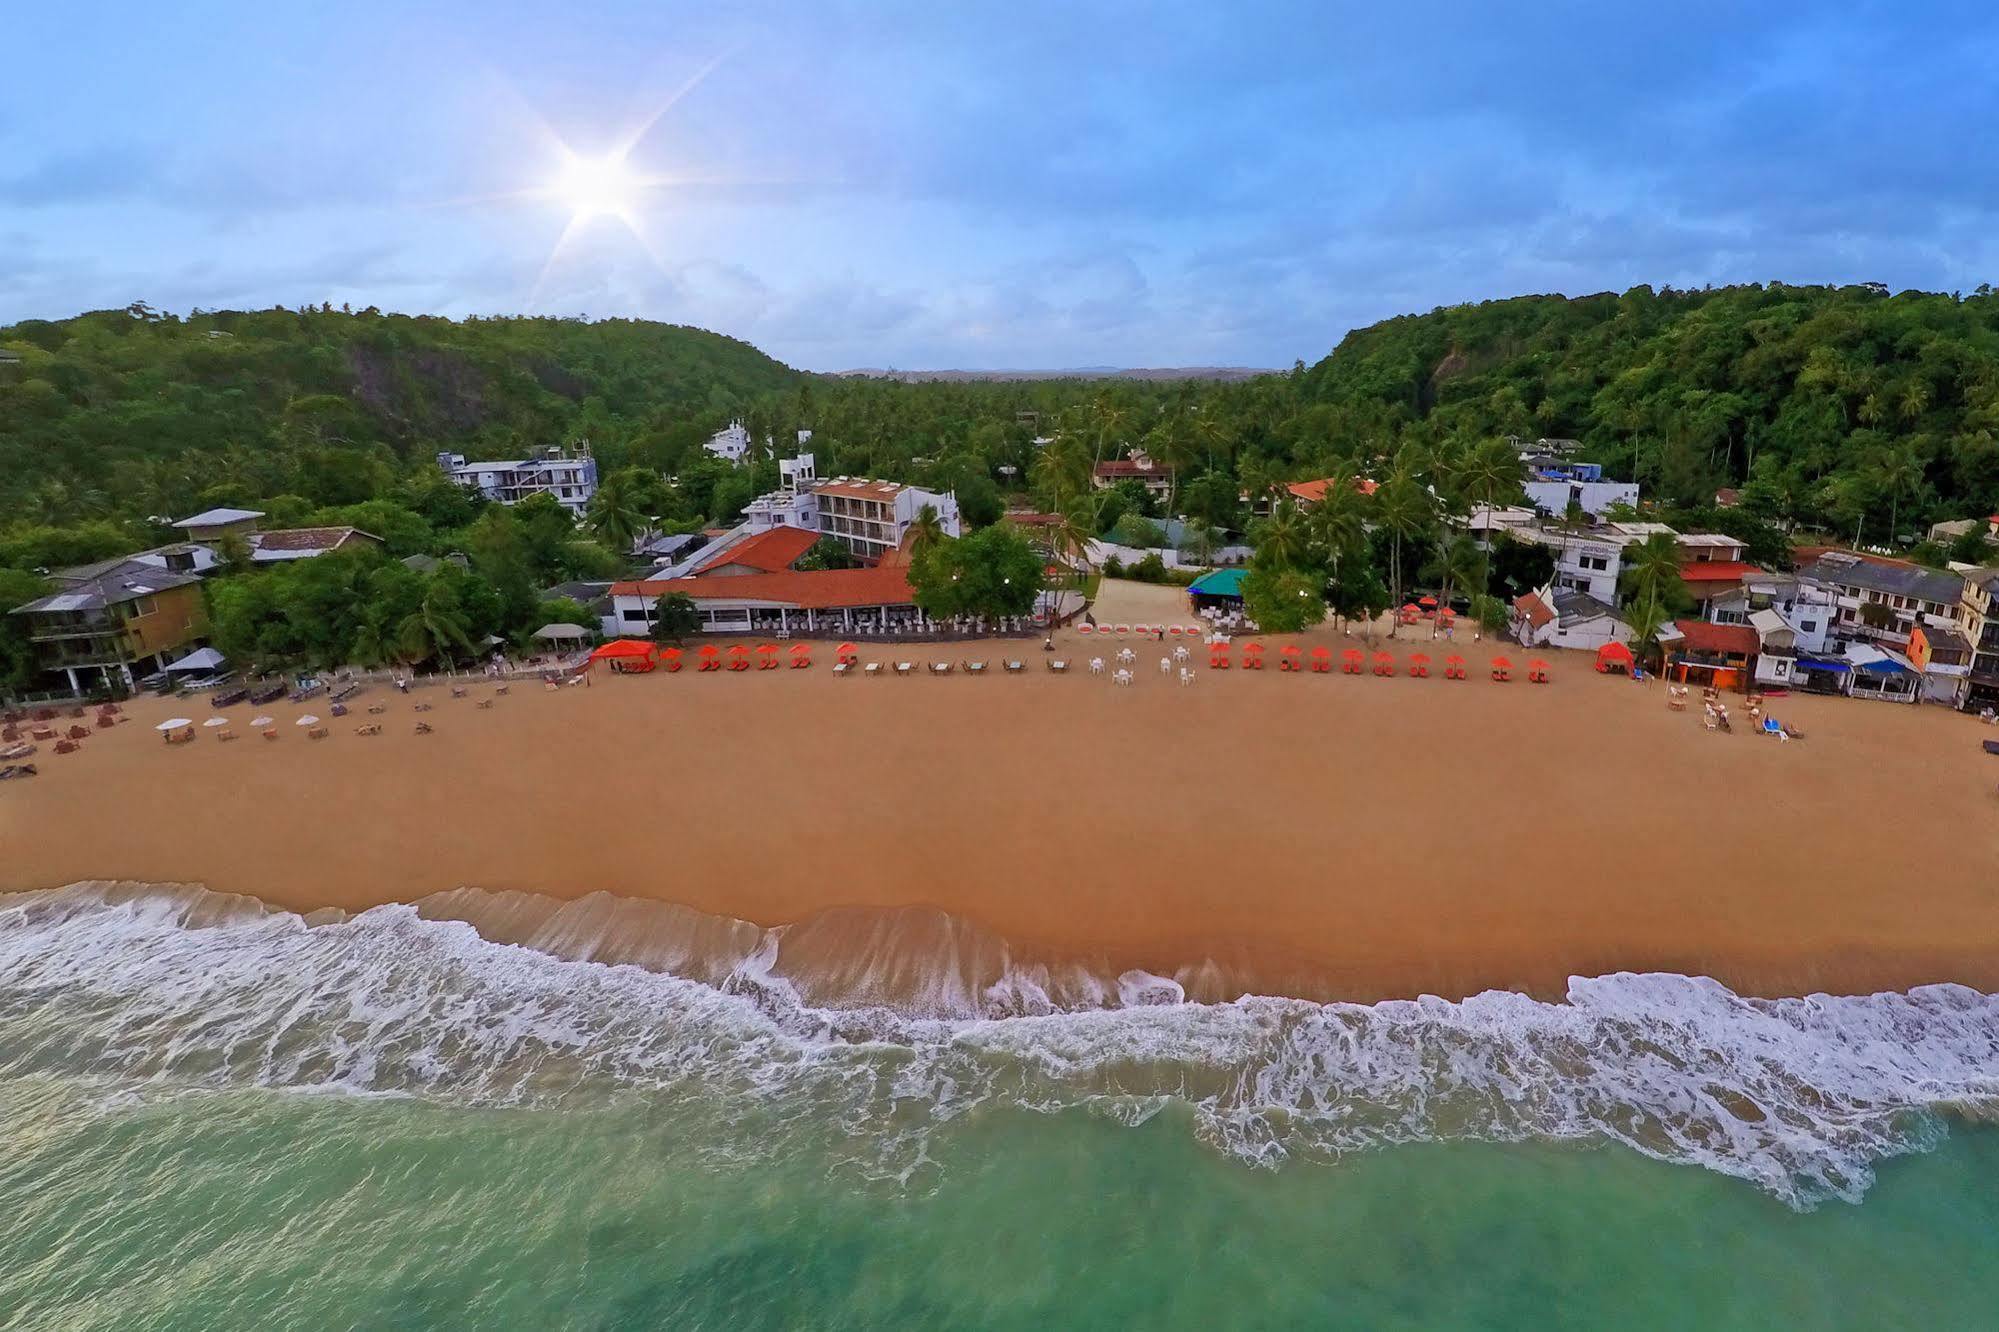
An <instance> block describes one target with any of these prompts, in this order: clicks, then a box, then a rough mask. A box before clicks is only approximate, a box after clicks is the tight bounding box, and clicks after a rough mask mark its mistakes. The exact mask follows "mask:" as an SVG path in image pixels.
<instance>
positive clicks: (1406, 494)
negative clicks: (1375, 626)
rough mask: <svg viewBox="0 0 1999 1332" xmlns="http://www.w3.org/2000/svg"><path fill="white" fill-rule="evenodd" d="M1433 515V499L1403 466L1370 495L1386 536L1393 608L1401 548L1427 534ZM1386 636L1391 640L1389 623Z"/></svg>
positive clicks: (1398, 587) (1396, 601)
mask: <svg viewBox="0 0 1999 1332" xmlns="http://www.w3.org/2000/svg"><path fill="white" fill-rule="evenodd" d="M1436 514H1437V509H1436V497H1435V496H1433V495H1431V494H1430V492H1429V491H1428V490H1426V489H1424V487H1423V483H1422V482H1420V481H1418V480H1417V479H1416V477H1415V474H1414V473H1412V472H1411V471H1410V470H1409V469H1408V467H1407V466H1406V465H1398V466H1397V467H1396V469H1395V471H1394V472H1393V473H1391V474H1390V475H1389V478H1388V479H1387V480H1386V481H1384V482H1382V483H1381V488H1380V489H1379V490H1377V491H1376V492H1375V494H1374V515H1375V523H1376V525H1378V526H1379V527H1381V528H1382V530H1384V531H1386V532H1387V533H1388V540H1389V555H1388V586H1389V591H1390V595H1391V596H1392V597H1393V598H1394V603H1393V604H1394V605H1396V606H1400V605H1401V604H1402V588H1403V584H1402V545H1403V543H1404V542H1406V541H1413V540H1415V539H1416V538H1417V537H1420V536H1422V535H1423V534H1424V533H1425V532H1427V531H1429V530H1430V526H1431V524H1432V523H1434V522H1435V521H1436ZM1388 632H1389V636H1390V637H1393V636H1394V634H1395V625H1394V623H1393V622H1391V623H1390V624H1389V627H1388Z"/></svg>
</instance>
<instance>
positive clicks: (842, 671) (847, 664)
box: [833, 661, 854, 675]
mask: <svg viewBox="0 0 1999 1332" xmlns="http://www.w3.org/2000/svg"><path fill="white" fill-rule="evenodd" d="M853 669H854V663H853V662H851V661H836V662H834V663H833V674H835V675H848V674H851V673H852V671H853Z"/></svg>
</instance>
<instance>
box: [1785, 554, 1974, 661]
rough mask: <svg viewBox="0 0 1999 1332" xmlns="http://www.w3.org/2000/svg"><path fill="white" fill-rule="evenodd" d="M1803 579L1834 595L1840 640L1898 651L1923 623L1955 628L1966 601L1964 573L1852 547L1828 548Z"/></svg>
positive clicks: (1807, 568)
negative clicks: (1956, 572)
mask: <svg viewBox="0 0 1999 1332" xmlns="http://www.w3.org/2000/svg"><path fill="white" fill-rule="evenodd" d="M1798 578H1799V580H1800V581H1801V582H1804V583H1808V584H1810V585H1812V586H1814V587H1818V588H1821V589H1823V590H1825V591H1827V592H1830V593H1831V594H1832V595H1833V598H1834V600H1835V602H1836V604H1837V605H1838V608H1839V609H1838V614H1837V616H1836V617H1835V619H1834V628H1833V632H1834V633H1835V634H1836V635H1837V636H1838V637H1839V638H1842V639H1848V640H1864V641H1869V642H1873V643H1876V644H1877V645H1882V646H1886V647H1889V648H1892V649H1895V650H1897V651H1900V650H1903V649H1906V648H1907V647H1908V643H1909V631H1910V630H1911V629H1913V628H1914V627H1915V626H1916V625H1917V624H1922V625H1924V626H1926V627H1927V628H1930V629H1953V628H1955V627H1956V626H1957V622H1958V617H1959V613H1960V607H1961V605H1962V603H1963V600H1964V577H1963V575H1961V574H1954V573H1948V572H1945V571H1943V570H1939V569H1926V568H1924V567H1923V566H1922V565H1920V564H1910V563H1908V562H1907V561H1905V560H1891V559H1884V558H1880V557H1877V556H1873V555H1861V554H1857V553H1855V552H1853V551H1847V550H1829V551H1826V552H1824V553H1823V554H1821V555H1820V556H1819V557H1818V558H1817V559H1816V560H1813V561H1812V562H1811V563H1810V564H1808V565H1807V566H1805V567H1804V568H1802V569H1800V570H1798Z"/></svg>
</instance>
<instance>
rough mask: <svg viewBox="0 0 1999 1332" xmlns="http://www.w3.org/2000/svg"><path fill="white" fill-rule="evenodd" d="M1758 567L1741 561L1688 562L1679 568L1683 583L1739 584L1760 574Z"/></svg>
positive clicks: (1760, 569)
mask: <svg viewBox="0 0 1999 1332" xmlns="http://www.w3.org/2000/svg"><path fill="white" fill-rule="evenodd" d="M1762 572H1763V570H1762V568H1761V567H1760V566H1758V565H1754V564H1745V563H1744V562H1742V561H1741V560H1688V561H1687V562H1686V563H1684V564H1682V565H1681V566H1680V581H1681V582H1683V583H1739V582H1741V581H1742V580H1743V579H1745V578H1749V577H1753V576H1754V575H1756V574H1760V573H1762Z"/></svg>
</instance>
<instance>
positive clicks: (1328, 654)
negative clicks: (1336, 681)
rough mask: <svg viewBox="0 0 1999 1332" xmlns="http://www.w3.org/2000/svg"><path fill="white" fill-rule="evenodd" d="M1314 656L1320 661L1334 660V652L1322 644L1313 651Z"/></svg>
mask: <svg viewBox="0 0 1999 1332" xmlns="http://www.w3.org/2000/svg"><path fill="white" fill-rule="evenodd" d="M1312 656H1313V658H1314V659H1315V660H1318V661H1331V660H1332V659H1333V650H1332V649H1331V648H1329V647H1327V646H1325V645H1324V644H1323V643H1322V644H1320V645H1319V646H1318V647H1315V648H1313V649H1312Z"/></svg>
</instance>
